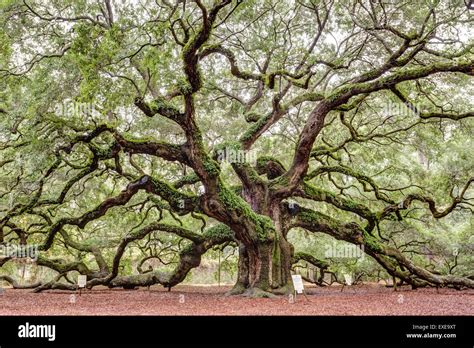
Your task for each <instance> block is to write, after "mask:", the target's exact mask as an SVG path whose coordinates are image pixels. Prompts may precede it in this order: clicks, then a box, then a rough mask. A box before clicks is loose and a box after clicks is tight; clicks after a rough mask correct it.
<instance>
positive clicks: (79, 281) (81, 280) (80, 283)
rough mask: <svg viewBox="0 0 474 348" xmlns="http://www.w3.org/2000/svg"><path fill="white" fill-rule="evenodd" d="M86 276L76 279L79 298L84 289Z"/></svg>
mask: <svg viewBox="0 0 474 348" xmlns="http://www.w3.org/2000/svg"><path fill="white" fill-rule="evenodd" d="M86 283H87V276H86V275H82V274H80V275H79V276H78V277H77V286H78V288H79V296H81V289H82V288H85V287H86Z"/></svg>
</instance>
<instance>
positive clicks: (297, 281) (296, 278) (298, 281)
mask: <svg viewBox="0 0 474 348" xmlns="http://www.w3.org/2000/svg"><path fill="white" fill-rule="evenodd" d="M291 279H292V280H293V287H294V288H295V301H296V294H303V295H304V297H305V298H306V300H308V297H307V296H306V293H305V291H304V285H303V279H302V278H301V275H300V274H293V275H292V276H291ZM308 301H309V300H308Z"/></svg>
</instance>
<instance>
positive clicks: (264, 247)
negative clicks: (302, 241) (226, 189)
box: [230, 196, 294, 297]
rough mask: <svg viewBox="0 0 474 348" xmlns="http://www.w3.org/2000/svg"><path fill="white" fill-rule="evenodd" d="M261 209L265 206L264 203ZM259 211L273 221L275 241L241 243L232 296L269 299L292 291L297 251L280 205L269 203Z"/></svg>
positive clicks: (272, 239)
mask: <svg viewBox="0 0 474 348" xmlns="http://www.w3.org/2000/svg"><path fill="white" fill-rule="evenodd" d="M254 199H255V196H253V197H252V199H250V198H249V197H247V200H252V201H253V200H254ZM250 203H251V205H252V206H253V207H255V206H256V205H255V204H252V202H250ZM258 206H259V207H262V205H261V204H259V205H258ZM259 210H260V209H259ZM259 212H262V213H265V214H266V215H268V216H269V217H270V218H271V219H272V221H273V226H274V232H273V234H272V238H271V240H268V241H253V242H251V243H248V242H247V243H244V242H241V243H240V246H239V263H238V277H237V283H236V284H235V286H234V288H233V289H232V290H231V292H230V293H231V294H245V295H249V296H254V297H266V296H270V293H274V294H286V293H289V292H291V291H292V289H293V288H292V283H291V263H292V257H293V250H294V249H293V246H292V245H291V244H290V243H289V242H288V241H287V239H286V237H287V232H288V229H287V228H285V226H286V224H284V223H283V220H282V216H281V211H280V207H279V205H278V204H269V205H267V206H265V207H263V209H261V211H259Z"/></svg>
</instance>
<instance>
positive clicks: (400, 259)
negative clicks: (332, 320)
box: [0, 0, 474, 296]
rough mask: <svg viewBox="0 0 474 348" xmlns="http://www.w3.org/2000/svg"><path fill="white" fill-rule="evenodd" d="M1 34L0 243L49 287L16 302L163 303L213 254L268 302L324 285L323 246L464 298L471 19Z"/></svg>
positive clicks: (180, 12)
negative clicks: (87, 294)
mask: <svg viewBox="0 0 474 348" xmlns="http://www.w3.org/2000/svg"><path fill="white" fill-rule="evenodd" d="M0 19H1V22H0V23H1V28H2V29H1V31H0V56H1V58H0V86H1V88H0V116H1V118H0V129H1V131H0V179H1V184H0V204H1V210H0V242H1V243H3V245H7V244H8V245H16V246H36V247H37V249H38V255H36V258H35V264H36V265H38V266H41V267H45V268H48V269H51V270H53V271H54V272H53V274H54V276H51V277H49V278H48V279H43V280H41V281H40V282H38V283H35V284H29V285H28V284H27V285H25V286H27V287H33V288H35V289H36V290H38V291H40V290H43V289H49V288H63V289H74V288H75V281H74V279H72V278H71V275H73V274H77V273H80V274H83V275H87V277H88V282H87V286H88V287H94V286H96V285H107V286H110V287H115V286H117V287H120V286H123V287H134V286H149V285H153V284H162V285H163V286H165V287H169V288H171V287H173V286H174V285H176V284H178V283H180V282H182V281H183V280H184V279H185V278H186V276H187V275H188V274H189V272H190V271H191V270H192V269H193V268H195V267H197V266H199V264H200V262H201V258H202V256H203V255H204V254H205V253H206V252H208V251H209V250H211V249H215V248H224V247H226V246H231V247H235V248H238V254H239V257H238V265H237V266H236V267H237V269H238V275H237V281H236V285H235V287H234V289H233V291H232V293H235V294H238V293H246V294H249V295H251V296H268V295H270V293H274V294H279V293H287V292H288V291H291V287H292V285H291V277H290V275H291V268H292V265H294V264H295V263H297V262H306V263H309V264H311V265H313V266H316V267H318V268H321V269H323V270H324V269H327V268H328V267H331V260H330V259H325V258H324V256H323V255H322V254H321V247H322V245H323V244H322V243H328V238H332V239H335V240H339V241H344V242H346V243H351V244H354V245H357V246H359V247H361V248H362V249H363V251H364V252H365V253H366V254H367V255H369V256H370V257H371V258H372V259H373V260H374V261H375V262H376V263H377V264H378V265H379V266H377V267H380V268H379V269H383V270H384V272H387V273H388V274H390V275H391V276H393V277H394V278H395V279H400V280H401V281H403V282H406V283H408V284H411V285H412V286H413V287H420V286H441V287H442V286H453V287H456V288H462V287H470V288H472V287H474V278H473V276H474V275H473V274H472V265H473V262H474V260H473V250H474V249H473V248H474V240H473V238H474V234H473V231H474V229H473V214H472V213H473V210H472V207H473V201H474V196H473V193H474V192H473V187H474V185H472V184H473V181H474V177H473V176H472V173H473V172H474V160H473V156H472V148H473V146H474V143H473V142H474V137H473V134H474V133H473V127H474V123H473V119H472V116H474V111H473V110H474V99H473V98H472V95H474V84H473V76H474V30H473V29H474V26H473V23H474V11H472V9H471V8H470V6H469V4H465V3H464V2H462V1H451V0H447V1H439V0H424V1H389V0H376V1H368V0H351V1H339V0H283V1H278V0H263V1H257V0H245V1H244V0H233V1H232V0H219V1H214V0H195V1H184V0H157V1H149V0H134V1H131V0H130V1H129V0H124V1H110V0H100V1H99V0H97V1H89V0H80V1H70V0H52V1H48V2H43V1H36V0H34V1H33V0H24V1H19V0H2V1H0ZM132 259H135V260H138V268H137V270H132V269H130V267H126V265H130V260H132ZM150 260H155V261H156V260H158V261H159V262H155V263H150ZM14 261H15V257H14V256H13V255H9V254H5V255H3V257H1V255H0V266H1V268H2V270H3V276H1V277H2V279H4V280H7V281H9V282H10V283H12V284H13V285H14V286H17V287H20V286H22V285H20V284H17V282H16V280H15V279H14V277H12V269H11V268H8V267H13V266H12V264H13V262H14ZM145 265H147V266H146V267H145Z"/></svg>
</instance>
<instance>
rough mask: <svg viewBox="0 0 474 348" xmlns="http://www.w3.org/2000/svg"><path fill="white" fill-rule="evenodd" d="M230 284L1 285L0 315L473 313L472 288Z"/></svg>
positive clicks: (473, 298)
mask: <svg viewBox="0 0 474 348" xmlns="http://www.w3.org/2000/svg"><path fill="white" fill-rule="evenodd" d="M229 289H230V287H224V286H223V287H217V286H189V285H180V286H177V287H175V288H173V290H172V291H171V292H168V291H167V290H166V289H163V288H161V287H152V288H151V290H150V291H147V290H146V289H140V290H123V289H106V288H101V289H100V288H96V289H94V290H92V291H88V290H86V291H83V292H82V295H81V296H79V295H78V294H76V295H72V294H71V293H70V292H66V291H48V292H43V293H39V294H35V293H32V292H31V290H13V289H6V290H4V291H3V293H2V294H0V315H474V290H466V291H456V290H451V289H440V290H439V291H437V290H436V289H418V290H414V291H412V290H409V289H408V288H403V289H401V290H399V291H397V292H394V291H393V289H390V288H386V287H383V286H381V285H363V286H356V287H346V288H345V289H344V291H343V292H341V287H338V286H333V287H324V288H321V287H311V286H310V287H307V294H308V296H307V298H308V300H306V299H305V298H304V297H303V296H298V298H297V301H296V302H294V303H290V301H289V298H288V297H278V298H273V299H250V298H244V297H241V296H232V297H227V296H225V292H226V291H227V290H229Z"/></svg>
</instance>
